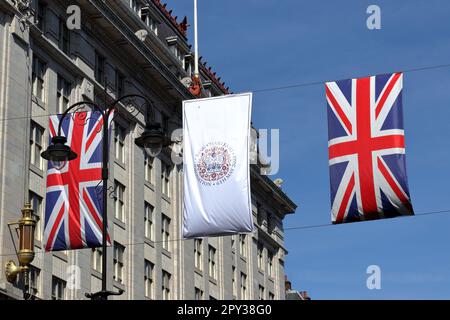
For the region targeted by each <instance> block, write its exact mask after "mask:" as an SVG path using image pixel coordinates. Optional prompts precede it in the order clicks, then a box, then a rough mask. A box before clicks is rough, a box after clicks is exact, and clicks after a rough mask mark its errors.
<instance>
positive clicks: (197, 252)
mask: <svg viewBox="0 0 450 320" xmlns="http://www.w3.org/2000/svg"><path fill="white" fill-rule="evenodd" d="M202 242H203V241H202V239H194V259H195V267H196V268H197V269H199V270H203V268H202V264H203V258H202V251H203V250H202V249H203V248H202V247H203V244H202Z"/></svg>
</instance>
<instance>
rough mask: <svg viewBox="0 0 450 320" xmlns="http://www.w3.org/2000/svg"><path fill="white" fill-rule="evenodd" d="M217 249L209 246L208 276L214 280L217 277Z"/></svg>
mask: <svg viewBox="0 0 450 320" xmlns="http://www.w3.org/2000/svg"><path fill="white" fill-rule="evenodd" d="M216 252H217V249H216V248H214V246H212V245H210V244H209V245H208V274H209V277H210V278H212V279H216V277H217V262H216Z"/></svg>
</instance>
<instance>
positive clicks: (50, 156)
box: [41, 94, 171, 300]
mask: <svg viewBox="0 0 450 320" xmlns="http://www.w3.org/2000/svg"><path fill="white" fill-rule="evenodd" d="M131 97H133V98H136V97H138V98H141V99H144V100H145V101H146V104H145V108H146V110H145V123H146V125H145V130H144V132H143V133H142V135H141V136H140V137H139V138H137V139H136V141H135V143H136V144H137V145H138V146H140V147H142V148H144V149H145V150H146V152H147V153H148V154H149V155H150V156H152V157H156V156H157V155H158V154H159V153H160V152H161V150H162V149H163V148H164V147H167V146H169V145H170V143H171V142H170V140H169V139H168V138H167V137H166V135H165V133H164V132H163V130H162V129H161V125H160V124H159V123H157V122H154V121H151V120H150V116H149V115H150V114H151V110H149V108H150V109H151V108H152V104H151V102H150V101H149V100H148V99H147V98H145V97H143V96H141V95H136V94H131V95H126V96H123V97H121V98H119V99H117V100H115V101H114V102H113V103H111V104H110V105H109V106H107V107H106V108H102V107H101V106H99V105H98V104H96V103H93V102H89V101H86V102H84V101H82V102H78V103H75V104H73V105H72V106H70V107H69V108H67V110H66V111H65V112H64V113H63V114H62V115H61V118H60V120H59V125H58V132H57V135H56V136H54V137H53V138H52V141H51V144H50V146H49V147H48V148H47V150H45V151H44V152H42V154H41V156H42V158H44V159H46V160H48V161H52V162H53V163H54V164H55V166H56V167H60V164H61V163H65V162H66V161H70V160H73V159H76V158H77V156H78V155H77V154H76V153H75V152H74V151H73V150H72V149H71V148H70V146H68V145H66V142H67V139H66V138H65V137H64V136H62V135H61V126H62V123H63V120H64V118H65V117H66V116H67V115H68V114H69V112H70V111H72V110H74V109H75V108H77V107H80V106H82V105H87V106H90V107H91V108H92V109H93V110H95V111H98V112H100V113H101V115H102V117H103V128H102V131H103V137H102V153H103V156H102V180H103V185H102V188H103V195H102V197H103V229H102V289H101V291H99V292H96V293H92V294H86V296H87V297H88V298H91V299H92V300H107V299H108V296H110V295H120V294H122V293H123V290H121V291H120V292H112V291H108V290H107V289H106V284H107V274H106V270H107V268H106V266H107V260H106V257H107V254H106V250H107V241H106V240H107V229H108V228H107V223H108V214H107V213H108V211H107V209H108V205H107V197H106V194H107V187H108V186H107V183H108V178H109V170H108V161H109V159H108V154H109V152H108V147H109V142H108V140H109V134H108V123H109V121H108V120H109V116H110V114H111V113H112V112H113V111H114V110H115V109H116V105H117V104H118V103H119V102H120V101H122V100H124V99H126V98H131ZM75 112H76V110H75Z"/></svg>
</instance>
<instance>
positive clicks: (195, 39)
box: [194, 0, 199, 78]
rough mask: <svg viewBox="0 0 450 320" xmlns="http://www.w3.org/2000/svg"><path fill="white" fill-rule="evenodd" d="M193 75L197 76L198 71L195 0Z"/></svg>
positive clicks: (195, 1)
mask: <svg viewBox="0 0 450 320" xmlns="http://www.w3.org/2000/svg"><path fill="white" fill-rule="evenodd" d="M194 51H195V59H194V77H195V78H199V72H198V17H197V0H194Z"/></svg>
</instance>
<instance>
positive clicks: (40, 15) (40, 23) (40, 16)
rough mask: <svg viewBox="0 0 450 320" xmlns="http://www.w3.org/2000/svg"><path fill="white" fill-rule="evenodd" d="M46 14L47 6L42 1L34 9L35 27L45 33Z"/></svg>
mask: <svg viewBox="0 0 450 320" xmlns="http://www.w3.org/2000/svg"><path fill="white" fill-rule="evenodd" d="M46 12H47V5H46V4H45V3H43V2H42V1H40V0H39V1H38V2H37V7H36V15H37V27H38V28H39V29H40V30H41V31H42V32H45V26H46V23H45V22H46V21H45V15H46Z"/></svg>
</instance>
